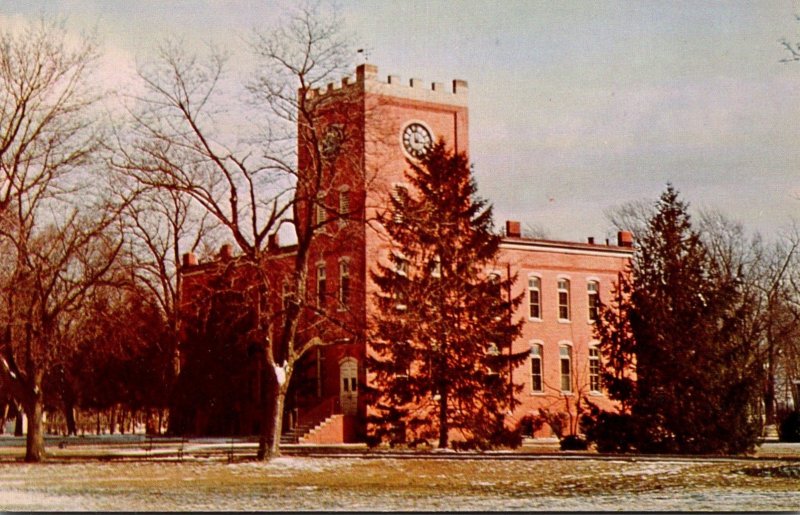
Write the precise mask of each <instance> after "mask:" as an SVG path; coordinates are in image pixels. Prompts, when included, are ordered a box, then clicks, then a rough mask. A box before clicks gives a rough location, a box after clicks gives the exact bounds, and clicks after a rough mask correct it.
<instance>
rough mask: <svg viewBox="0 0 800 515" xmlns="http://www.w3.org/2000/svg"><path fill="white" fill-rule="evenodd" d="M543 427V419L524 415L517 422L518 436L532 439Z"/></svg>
mask: <svg viewBox="0 0 800 515" xmlns="http://www.w3.org/2000/svg"><path fill="white" fill-rule="evenodd" d="M543 426H544V419H543V418H541V417H536V416H533V415H525V416H524V417H522V419H520V421H519V434H520V436H528V437H533V435H534V434H536V431H538V430H539V429H541V428H542V427H543Z"/></svg>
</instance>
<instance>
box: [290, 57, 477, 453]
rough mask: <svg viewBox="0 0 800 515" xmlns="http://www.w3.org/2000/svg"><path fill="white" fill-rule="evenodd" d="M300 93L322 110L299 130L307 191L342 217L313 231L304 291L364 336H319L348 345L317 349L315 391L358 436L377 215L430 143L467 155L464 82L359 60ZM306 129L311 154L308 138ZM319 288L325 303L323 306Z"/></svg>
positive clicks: (377, 255) (381, 247)
mask: <svg viewBox="0 0 800 515" xmlns="http://www.w3.org/2000/svg"><path fill="white" fill-rule="evenodd" d="M308 99H309V101H310V102H314V103H315V105H316V108H317V111H318V112H320V113H322V116H321V122H320V123H319V126H317V127H315V128H312V129H309V128H308V127H302V126H301V127H299V130H298V133H299V135H300V138H299V140H298V156H299V163H298V164H299V169H300V170H304V169H310V168H312V167H313V165H314V159H315V155H316V156H317V158H318V159H322V160H323V161H324V162H325V163H326V164H325V166H327V167H328V170H329V171H328V172H327V175H326V177H325V179H324V182H323V184H322V187H320V186H319V185H316V186H313V187H310V188H309V190H308V193H311V192H313V193H314V195H316V199H315V200H314V204H315V207H314V209H315V211H319V213H315V214H314V216H321V217H331V216H336V217H339V218H340V219H339V220H338V223H328V224H326V225H325V227H324V228H323V229H322V230H321V234H319V235H318V236H316V237H315V240H314V241H315V243H314V245H313V246H312V249H311V252H310V260H309V270H308V291H309V293H310V294H311V295H314V296H316V297H317V298H318V299H319V303H320V306H321V307H322V308H324V310H325V311H326V312H327V314H328V316H333V317H335V318H338V319H339V321H340V324H339V325H340V326H342V327H349V328H351V329H355V328H358V329H356V331H360V332H361V334H362V335H363V337H361V338H351V336H350V335H349V334H345V333H344V332H343V333H342V334H329V335H327V336H326V337H323V338H322V339H323V340H324V341H332V340H339V341H344V340H348V339H350V341H351V343H348V344H337V345H332V346H326V347H325V348H324V350H322V351H321V354H320V355H318V357H317V363H316V364H315V368H316V369H317V374H316V375H317V377H316V382H317V385H316V393H317V395H316V396H317V397H318V398H319V399H330V398H331V397H334V398H336V399H338V401H339V406H340V407H341V410H342V412H343V414H344V415H345V416H350V417H351V420H352V421H353V423H354V424H355V425H354V426H352V427H351V428H352V431H350V430H348V431H345V433H353V434H350V435H345V438H344V439H345V441H348V440H351V439H356V440H358V439H359V435H360V436H361V437H363V434H364V431H365V429H366V428H365V426H364V421H365V419H366V416H365V415H366V411H367V405H366V402H365V399H363V396H362V395H359V391H360V390H361V388H360V387H359V386H361V387H363V386H365V385H368V384H369V377H368V375H367V371H366V370H365V367H364V356H365V353H366V352H368V347H369V342H368V339H367V338H366V334H367V331H366V328H367V327H368V324H369V319H368V314H369V313H370V312H372V310H373V309H374V306H373V296H374V293H375V291H376V287H375V285H373V284H372V282H371V280H370V275H369V274H370V269H372V268H374V266H375V265H376V264H377V263H384V264H386V263H387V261H388V252H389V246H388V241H387V237H386V234H385V233H384V232H383V231H382V229H381V227H380V226H379V224H377V223H376V217H377V214H378V213H380V212H382V211H384V210H385V209H386V208H387V206H388V205H389V198H390V195H392V194H394V193H395V192H396V191H397V189H398V188H402V187H404V186H405V175H404V174H405V171H406V170H407V169H408V167H409V161H413V160H416V159H419V158H420V157H422V156H423V155H424V154H425V152H427V151H428V149H429V148H430V147H431V146H432V145H433V143H434V142H437V141H439V140H440V139H441V140H443V141H444V142H445V144H446V146H447V147H448V148H449V149H450V150H452V151H455V152H464V153H466V152H467V151H468V114H467V83H466V82H465V81H462V80H454V81H452V84H451V85H449V87H447V88H446V87H445V86H444V84H443V83H439V82H434V83H423V81H422V80H420V79H410V80H408V81H407V82H403V81H401V80H400V78H399V77H398V76H395V75H389V76H388V77H384V78H379V76H378V68H377V66H375V65H371V64H362V65H360V66H358V67H357V68H356V74H355V78H353V77H348V78H345V79H343V80H342V81H341V83H332V84H329V85H328V87H327V88H324V89H322V88H320V89H316V90H313V91H311V92H309V95H308ZM312 130H313V131H314V132H313V134H314V135H316V136H315V141H319V142H320V144H319V145H318V146H319V149H320V152H319V153H315V152H314V148H315V146H314V145H313V144H310V143H312V142H311V139H312V137H311V135H312V132H311V131H312ZM298 191H301V196H308V197H309V198H310V196H309V195H302V191H303V186H302V184H298ZM345 291H346V294H345V293H343V292H345ZM325 292H327V297H328V298H329V301H326V302H325V303H324V305H322V304H323V299H324V298H325V296H326V293H325ZM330 297H335V298H334V299H330ZM351 334H352V333H351Z"/></svg>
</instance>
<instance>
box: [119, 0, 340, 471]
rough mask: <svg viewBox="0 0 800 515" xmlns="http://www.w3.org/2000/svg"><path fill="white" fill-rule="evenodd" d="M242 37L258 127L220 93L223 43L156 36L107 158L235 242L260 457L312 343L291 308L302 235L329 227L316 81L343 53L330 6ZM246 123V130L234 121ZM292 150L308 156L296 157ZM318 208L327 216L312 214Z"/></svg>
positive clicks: (310, 236) (301, 308) (300, 275)
mask: <svg viewBox="0 0 800 515" xmlns="http://www.w3.org/2000/svg"><path fill="white" fill-rule="evenodd" d="M252 49H253V50H254V52H255V55H256V61H257V64H258V66H259V72H258V73H257V74H256V75H255V78H253V79H252V80H251V81H250V83H249V84H248V89H249V91H250V93H251V94H252V95H253V98H254V99H255V101H256V102H255V103H254V104H251V105H249V106H246V107H247V108H249V109H250V110H252V109H254V108H256V109H263V107H264V106H266V110H265V112H262V111H259V114H261V115H263V116H262V121H266V122H267V125H266V127H262V126H259V125H257V124H248V123H247V122H248V120H247V117H246V116H244V115H243V113H244V112H247V110H248V109H247V108H245V107H244V106H240V107H241V110H240V111H236V110H235V109H233V108H232V106H231V103H230V99H231V96H232V95H223V92H222V90H223V89H224V86H227V85H229V84H230V78H229V74H228V73H227V71H228V70H227V68H226V63H227V58H226V56H225V55H223V54H221V53H219V52H214V51H213V50H212V51H211V52H210V54H209V55H208V57H207V58H204V59H203V58H199V57H197V56H193V55H188V54H187V53H185V52H183V51H181V49H180V48H179V47H178V46H177V45H175V44H166V45H165V46H164V47H162V50H161V53H160V55H159V57H158V59H157V60H156V61H155V62H153V63H151V64H149V65H148V66H146V67H144V68H142V69H141V71H140V76H141V78H142V79H143V82H144V84H145V89H146V92H145V94H144V95H142V96H141V97H140V98H139V99H138V107H137V108H135V109H133V111H132V112H133V114H134V127H135V130H136V135H135V137H134V138H133V140H132V141H128V142H124V143H123V144H122V145H121V153H120V155H119V156H117V158H116V159H115V160H114V166H115V168H117V169H119V170H123V171H125V172H126V173H128V174H130V175H132V176H134V177H135V178H136V180H137V181H138V182H139V184H141V185H143V186H146V187H152V188H157V189H161V190H166V191H170V192H174V193H176V194H178V195H182V196H185V197H188V198H190V199H191V200H192V202H194V203H195V204H196V205H198V206H200V207H201V208H202V209H204V210H205V211H206V212H207V213H208V214H209V215H210V216H211V217H213V218H214V219H215V220H216V222H217V223H218V224H219V225H220V227H221V228H222V231H223V232H224V233H225V234H226V235H227V237H228V238H230V239H232V240H233V242H235V245H236V247H237V248H238V257H237V263H238V264H239V266H241V269H242V271H243V272H242V273H243V274H245V275H247V276H248V277H249V278H250V279H249V280H250V281H251V283H252V284H253V288H254V293H253V296H252V299H253V302H254V303H255V307H254V309H255V313H256V319H257V321H258V322H257V327H256V328H255V329H254V332H255V333H258V334H257V335H255V336H254V338H255V339H257V340H258V341H260V343H261V345H262V346H263V350H264V352H263V355H264V363H263V365H264V370H265V371H266V377H267V382H268V383H269V387H268V388H267V389H266V391H265V393H266V395H264V396H263V399H264V406H263V408H262V409H263V421H262V424H261V429H262V434H261V438H260V443H259V451H258V457H259V458H262V459H263V458H269V457H271V456H274V455H276V454H278V452H279V448H278V445H279V440H280V431H281V423H282V415H283V402H284V399H285V396H286V393H287V390H288V388H289V383H290V379H291V376H292V372H293V370H294V368H295V365H296V363H297V362H298V360H299V359H300V358H302V356H303V355H304V354H305V353H306V352H307V351H308V350H309V349H311V348H313V347H314V346H317V345H319V344H321V340H320V339H319V338H305V337H298V333H299V332H300V329H299V328H300V325H301V323H300V321H301V319H302V318H303V317H304V316H306V315H308V313H309V312H314V313H316V308H315V307H314V303H307V302H306V292H305V290H306V284H307V280H308V267H309V259H310V253H311V251H312V244H313V242H314V241H315V240H316V238H317V236H318V234H319V232H320V230H321V229H322V228H323V227H329V228H331V230H334V228H336V227H338V225H337V224H336V222H337V219H338V215H333V213H338V207H335V206H333V205H332V202H333V201H332V200H331V198H332V195H327V193H328V189H329V188H330V185H331V184H333V183H334V181H333V178H334V175H335V173H336V168H334V167H333V164H332V163H333V161H334V160H335V158H336V157H337V154H339V153H341V150H338V149H340V148H343V145H340V146H338V147H337V148H334V149H331V148H330V147H329V146H327V147H326V145H329V143H330V141H329V140H326V139H325V135H326V131H325V129H326V128H327V123H326V121H325V120H323V116H322V113H323V111H324V110H325V109H328V106H327V105H326V103H325V101H323V100H320V97H319V96H318V95H315V93H314V90H315V89H316V88H320V87H322V86H325V85H327V83H329V82H331V81H332V80H333V79H334V78H338V77H341V76H342V75H344V74H345V70H346V68H347V67H348V65H349V64H350V63H349V61H350V57H351V56H350V55H349V54H348V47H347V45H346V42H345V39H344V38H343V37H342V35H341V28H340V25H339V23H338V21H337V20H336V19H335V18H330V17H327V16H324V15H323V14H321V13H320V12H318V11H317V10H315V9H302V8H301V9H299V10H298V11H297V12H296V13H295V14H294V15H293V16H292V17H291V18H290V19H289V21H288V22H287V23H286V24H285V25H284V26H282V27H281V28H279V29H278V30H277V31H276V32H274V33H270V34H257V35H256V37H255V38H254V40H253V41H252ZM232 111H236V114H237V116H238V115H241V116H238V117H237V118H236V120H235V121H236V123H235V124H229V125H227V126H225V123H224V120H225V119H226V118H225V113H227V114H230V113H231V112H232ZM355 115H356V114H355V113H352V114H350V116H355ZM228 119H229V120H230V118H228ZM342 125H343V126H346V124H344V123H343V124H342ZM244 126H246V127H247V129H249V132H246V131H244V132H242V127H244ZM237 130H239V132H240V137H238V138H237V137H234V136H233V135H234V134H235V133H236V132H237ZM298 135H301V136H302V137H299V138H298ZM343 137H346V135H343ZM298 141H300V142H301V145H302V147H301V148H299V149H298V144H297V142H298ZM298 153H300V154H303V155H304V156H305V158H306V159H305V162H307V163H309V164H308V165H307V166H303V168H302V169H301V168H300V167H299V165H298V162H299V160H300V158H299V155H298ZM320 210H322V211H324V212H326V213H330V214H332V215H333V216H327V217H322V218H320V217H318V216H315V213H319V212H320ZM285 223H288V224H291V226H292V228H293V229H294V234H295V237H296V240H297V244H296V245H295V246H294V249H293V254H292V264H291V266H290V267H289V268H290V269H289V270H288V272H287V274H286V276H285V277H281V281H282V282H285V283H287V284H288V285H289V287H290V289H291V291H292V292H294V295H293V300H294V301H293V302H288V303H287V305H286V306H285V309H283V310H280V312H275V311H274V310H271V309H270V308H269V306H267V297H268V295H274V292H276V291H281V288H282V286H283V284H275V280H274V274H273V275H272V276H271V275H270V273H269V270H268V268H269V266H268V265H269V260H270V259H272V258H271V257H270V255H269V252H268V238H269V237H270V236H271V235H276V234H277V232H278V230H279V229H280V228H281V227H282V225H283V224H285ZM271 335H272V340H271V339H270V338H271Z"/></svg>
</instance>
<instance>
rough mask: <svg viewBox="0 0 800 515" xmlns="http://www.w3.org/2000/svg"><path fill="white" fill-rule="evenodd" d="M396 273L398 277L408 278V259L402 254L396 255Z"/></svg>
mask: <svg viewBox="0 0 800 515" xmlns="http://www.w3.org/2000/svg"><path fill="white" fill-rule="evenodd" d="M394 271H395V273H396V274H397V275H402V276H403V277H408V259H406V258H405V257H404V256H402V255H400V254H395V262H394Z"/></svg>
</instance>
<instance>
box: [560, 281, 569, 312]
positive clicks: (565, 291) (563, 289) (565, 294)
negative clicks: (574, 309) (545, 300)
mask: <svg viewBox="0 0 800 515" xmlns="http://www.w3.org/2000/svg"><path fill="white" fill-rule="evenodd" d="M558 319H559V320H569V279H559V280H558Z"/></svg>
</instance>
